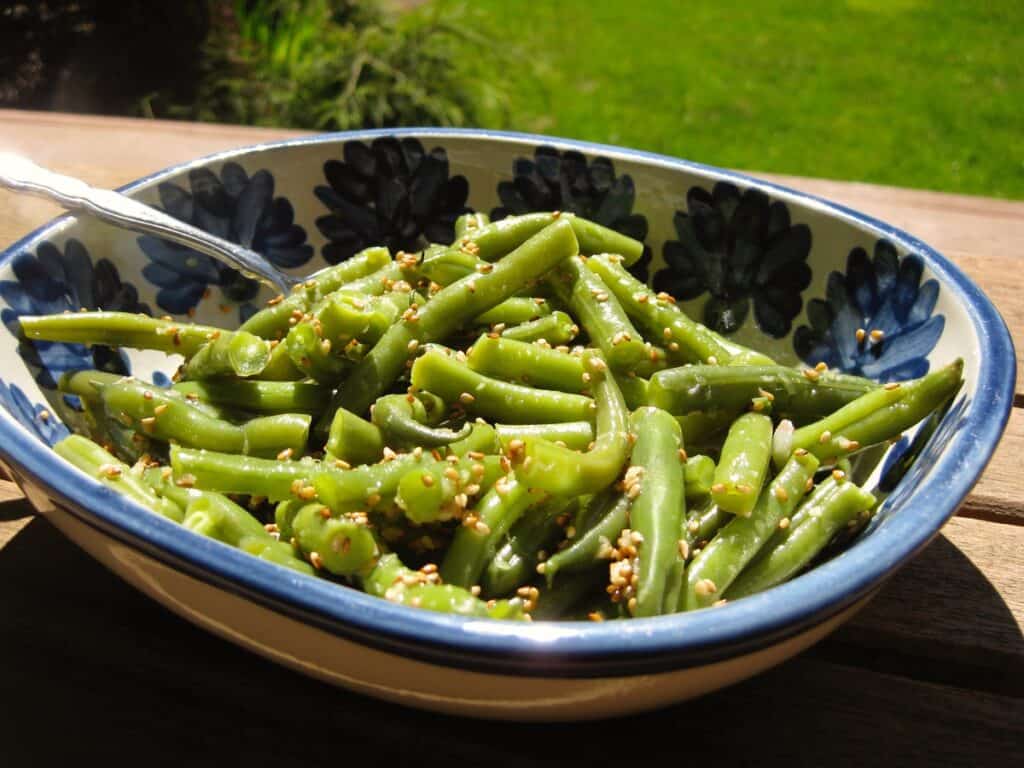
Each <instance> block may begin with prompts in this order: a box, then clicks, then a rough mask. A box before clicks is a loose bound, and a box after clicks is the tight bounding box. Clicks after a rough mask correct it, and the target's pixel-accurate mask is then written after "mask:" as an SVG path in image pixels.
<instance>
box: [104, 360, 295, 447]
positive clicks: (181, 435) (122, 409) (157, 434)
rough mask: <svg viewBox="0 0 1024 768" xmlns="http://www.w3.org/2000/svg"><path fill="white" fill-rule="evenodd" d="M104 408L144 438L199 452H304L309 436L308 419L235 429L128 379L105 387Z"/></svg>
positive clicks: (179, 398) (278, 418)
mask: <svg viewBox="0 0 1024 768" xmlns="http://www.w3.org/2000/svg"><path fill="white" fill-rule="evenodd" d="M100 396H101V398H102V399H103V404H104V407H105V408H106V409H107V410H108V412H110V413H111V414H114V415H115V416H116V418H118V419H122V420H123V421H124V422H125V424H126V426H127V425H131V424H135V423H136V422H137V424H138V430H139V431H140V432H142V433H143V434H146V435H148V436H150V437H153V438H156V439H157V440H162V441H174V442H178V443H181V444H183V445H188V446H191V447H194V448H211V449H213V450H219V451H232V452H237V453H243V454H246V455H252V456H276V455H277V454H279V453H281V452H282V451H289V452H290V453H301V452H302V451H303V450H304V449H305V447H306V440H307V438H308V435H309V421H310V419H309V416H308V415H306V414H279V415H275V416H263V417H259V418H255V419H250V420H249V421H247V422H245V423H243V424H232V423H230V422H228V421H224V420H223V419H217V418H214V417H212V416H209V415H208V414H207V413H205V412H203V411H201V410H199V409H197V408H195V407H193V406H192V404H191V403H190V402H189V401H188V400H187V399H186V397H185V396H184V395H182V394H180V393H178V392H175V391H174V390H167V389H160V388H158V387H148V386H147V385H145V384H143V383H142V382H140V381H136V380H135V379H128V378H124V379H121V380H119V381H117V382H114V383H112V384H106V385H103V387H102V389H101V392H100Z"/></svg>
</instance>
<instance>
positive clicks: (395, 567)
mask: <svg viewBox="0 0 1024 768" xmlns="http://www.w3.org/2000/svg"><path fill="white" fill-rule="evenodd" d="M361 581H362V585H363V589H364V590H365V591H366V592H367V593H368V594H371V595H374V596H375V597H382V598H384V599H385V600H389V601H390V602H392V603H398V604H400V605H412V606H415V607H417V608H424V609H426V610H428V611H439V612H441V613H455V614H459V615H462V616H477V617H480V618H491V619H521V618H523V601H522V600H520V599H518V598H513V599H512V600H496V601H494V602H493V603H485V602H484V601H483V600H480V599H478V598H476V597H474V596H473V595H472V594H471V593H470V592H469V590H467V589H463V588H461V587H456V586H453V585H451V584H440V583H438V582H437V580H436V579H435V578H434V576H433V575H432V574H428V573H424V572H423V571H413V570H410V569H409V568H406V567H405V566H404V565H402V561H401V560H399V559H398V556H397V555H393V554H387V555H383V556H381V557H380V559H378V560H377V563H376V565H375V566H374V567H373V568H372V569H370V570H369V571H368V572H367V573H365V574H363V575H362V576H361Z"/></svg>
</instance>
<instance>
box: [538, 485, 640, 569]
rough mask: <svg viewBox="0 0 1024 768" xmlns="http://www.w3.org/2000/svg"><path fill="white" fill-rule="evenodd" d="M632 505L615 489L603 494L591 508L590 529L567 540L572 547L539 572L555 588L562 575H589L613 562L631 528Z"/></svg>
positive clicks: (589, 512)
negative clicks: (622, 537) (615, 550)
mask: <svg viewBox="0 0 1024 768" xmlns="http://www.w3.org/2000/svg"><path fill="white" fill-rule="evenodd" d="M631 503H632V500H631V499H630V498H629V497H628V496H627V495H626V494H625V493H623V492H620V491H615V490H614V489H611V488H609V489H606V490H605V491H604V492H602V493H599V494H598V495H597V496H595V497H594V498H593V500H592V501H591V502H590V504H589V505H588V506H589V509H588V516H589V517H591V521H590V524H589V526H588V527H586V528H585V529H583V530H579V529H578V530H576V531H574V534H575V535H573V536H569V538H568V539H566V541H567V544H568V546H566V547H565V548H564V549H561V550H559V551H558V552H556V553H555V554H553V555H552V556H551V557H549V558H548V559H547V560H546V561H544V562H542V563H541V564H540V565H538V566H537V572H538V573H541V574H543V575H544V578H545V579H547V582H548V584H549V585H551V584H552V583H554V581H555V576H556V575H557V574H559V573H562V572H565V573H578V572H580V571H588V570H590V569H592V568H593V567H594V566H595V564H597V563H601V562H603V561H606V560H609V559H610V558H611V556H612V548H613V547H614V546H615V543H616V541H618V538H619V535H620V534H621V533H622V531H623V530H625V528H626V527H628V526H629V508H630V505H631Z"/></svg>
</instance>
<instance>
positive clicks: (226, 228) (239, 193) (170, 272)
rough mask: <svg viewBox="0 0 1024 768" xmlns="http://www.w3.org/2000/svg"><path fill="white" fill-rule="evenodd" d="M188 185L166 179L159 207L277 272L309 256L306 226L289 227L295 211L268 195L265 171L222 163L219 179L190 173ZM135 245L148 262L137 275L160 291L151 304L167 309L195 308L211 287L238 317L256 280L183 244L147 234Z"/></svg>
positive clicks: (269, 178)
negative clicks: (235, 306)
mask: <svg viewBox="0 0 1024 768" xmlns="http://www.w3.org/2000/svg"><path fill="white" fill-rule="evenodd" d="M188 181H189V189H190V191H185V190H184V189H182V188H181V187H179V186H178V185H177V184H171V183H170V182H165V183H163V184H161V185H160V186H159V188H158V192H159V195H160V203H161V205H162V206H163V208H164V210H165V211H166V212H167V213H169V214H170V215H172V216H174V217H175V218H176V219H180V220H181V221H185V222H188V223H189V224H192V225H193V226H196V227H198V228H199V229H202V230H204V231H206V232H211V233H213V234H215V235H217V236H218V237H222V238H224V239H225V240H230V241H231V242H234V243H239V244H241V245H244V246H246V247H247V248H251V249H252V250H254V251H258V252H259V253H262V254H263V255H264V256H266V258H267V259H268V260H269V261H270V262H271V263H273V264H274V265H275V266H277V267H280V268H281V269H294V268H296V267H300V266H302V265H303V264H305V263H306V262H307V261H309V260H310V259H311V258H312V257H313V246H311V245H310V244H308V243H307V242H306V231H305V230H304V229H303V228H302V227H300V226H298V225H296V224H295V210H294V208H293V207H292V204H291V203H290V202H289V201H288V199H287V198H284V197H274V177H273V175H272V174H271V173H270V171H267V170H260V171H257V172H256V173H254V174H252V176H249V174H248V173H246V172H245V170H244V169H243V168H242V166H240V165H239V164H238V163H233V162H229V163H225V164H224V166H223V167H222V168H221V170H220V175H219V176H218V175H217V174H215V173H214V172H213V171H211V170H210V169H209V168H195V169H193V170H191V171H189V174H188ZM138 242H139V247H140V248H142V251H143V253H145V254H146V257H147V258H148V259H149V262H150V263H149V264H147V265H146V266H145V267H144V268H143V270H142V274H143V275H144V276H145V277H146V279H147V280H149V281H150V282H151V283H152V284H153V285H156V286H157V287H158V288H159V290H158V291H157V294H156V303H157V305H158V306H159V307H160V308H161V309H164V310H166V311H168V312H171V313H173V314H185V313H188V312H190V311H192V310H194V309H195V306H196V305H197V304H198V303H199V301H200V300H201V299H202V298H203V297H204V296H206V295H207V291H208V290H209V287H210V286H217V287H219V288H220V290H221V293H222V294H223V296H224V298H225V299H227V300H228V301H229V302H231V303H233V304H239V305H241V306H240V308H239V313H240V317H241V319H242V320H243V321H244V320H245V319H246V316H247V315H248V314H251V313H252V311H253V306H252V305H251V304H250V302H251V301H252V300H253V299H254V298H255V297H256V295H257V293H259V288H260V286H259V283H258V282H257V281H255V280H251V279H249V278H247V277H245V276H244V275H242V274H241V273H240V272H238V270H235V269H232V268H231V267H228V266H226V265H224V264H222V263H220V262H219V261H217V260H216V259H212V258H210V257H209V256H206V255H204V254H202V253H199V252H197V251H194V250H192V249H191V248H188V247H186V246H183V245H178V244H177V243H172V242H169V241H167V240H162V239H160V238H157V237H150V236H148V235H145V236H143V237H140V238H139V240H138Z"/></svg>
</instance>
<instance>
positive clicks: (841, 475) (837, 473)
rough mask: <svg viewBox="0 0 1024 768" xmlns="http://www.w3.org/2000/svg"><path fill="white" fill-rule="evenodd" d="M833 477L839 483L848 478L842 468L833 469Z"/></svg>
mask: <svg viewBox="0 0 1024 768" xmlns="http://www.w3.org/2000/svg"><path fill="white" fill-rule="evenodd" d="M832 477H833V478H834V479H835V481H836V482H837V483H841V482H843V480H845V479H846V473H845V472H843V470H841V469H833V470H832Z"/></svg>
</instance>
